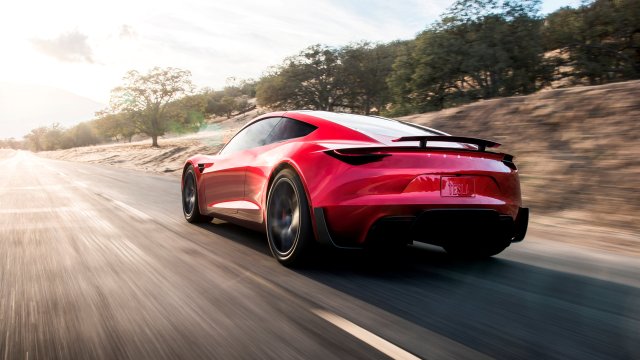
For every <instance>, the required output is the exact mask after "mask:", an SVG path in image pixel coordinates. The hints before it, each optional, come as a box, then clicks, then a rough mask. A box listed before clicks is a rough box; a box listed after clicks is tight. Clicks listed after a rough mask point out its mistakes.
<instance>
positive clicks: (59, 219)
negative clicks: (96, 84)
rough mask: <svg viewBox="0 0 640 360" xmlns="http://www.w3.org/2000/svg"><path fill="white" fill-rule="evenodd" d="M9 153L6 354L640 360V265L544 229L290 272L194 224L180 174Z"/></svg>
mask: <svg viewBox="0 0 640 360" xmlns="http://www.w3.org/2000/svg"><path fill="white" fill-rule="evenodd" d="M0 157H2V158H0V358H1V359H56V358H60V359H88V358H98V359H161V358H169V359H176V358H188V359H211V358H275V359H297V358H312V359H333V358H340V359H349V358H356V359H376V358H389V357H392V358H405V359H409V358H415V357H419V358H427V359H444V358H455V359H482V358H499V359H500V358H502V359H517V358H534V359H553V358H561V359H582V360H584V359H607V358H611V359H614V358H615V359H624V358H627V359H634V358H635V359H638V358H640V265H639V264H638V261H636V260H637V259H633V258H624V257H619V256H605V255H603V254H597V253H594V252H590V251H587V250H580V249H578V248H572V247H568V246H564V247H563V246H561V245H554V246H551V243H550V242H549V241H545V240H544V239H537V238H536V236H535V234H533V235H532V236H530V237H529V238H528V239H527V240H525V242H524V243H522V244H519V245H516V246H513V247H512V248H510V249H508V250H507V251H506V252H504V253H503V254H502V255H500V256H498V257H496V258H494V259H490V260H487V261H481V262H473V263H464V262H455V261H451V260H449V259H448V258H447V256H446V255H445V254H444V253H443V252H442V251H440V250H439V249H437V248H431V247H427V246H422V245H416V246H412V247H410V248H409V249H408V251H407V252H406V253H405V254H403V255H401V256H400V257H399V258H398V259H397V260H396V261H394V262H391V263H385V262H383V261H381V260H380V259H376V258H375V257H363V256H361V255H360V254H354V253H331V252H328V253H325V254H322V255H323V257H324V258H325V260H324V261H318V262H317V263H314V264H312V265H310V266H309V267H307V268H305V269H301V270H291V269H287V268H284V267H282V266H280V265H279V264H278V263H277V262H276V261H275V260H274V259H273V258H271V256H270V255H269V250H268V247H267V244H266V239H265V238H264V235H261V234H259V233H255V232H251V231H248V230H244V229H242V228H240V227H237V226H234V225H231V224H227V223H217V222H214V223H212V224H206V225H201V226H194V225H190V224H188V223H186V222H185V221H184V219H183V218H182V213H181V209H180V191H179V180H178V179H177V178H175V177H170V176H159V175H150V174H147V173H142V172H136V171H128V170H122V169H117V168H114V167H107V166H99V165H91V164H79V163H71V162H63V161H56V160H49V159H44V158H40V157H37V156H35V155H33V154H31V153H28V152H5V153H2V154H1V155H0Z"/></svg>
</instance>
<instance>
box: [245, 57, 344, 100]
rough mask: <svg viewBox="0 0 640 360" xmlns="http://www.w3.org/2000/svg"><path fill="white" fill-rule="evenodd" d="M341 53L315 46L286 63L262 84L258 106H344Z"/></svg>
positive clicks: (259, 83) (258, 90)
mask: <svg viewBox="0 0 640 360" xmlns="http://www.w3.org/2000/svg"><path fill="white" fill-rule="evenodd" d="M340 75H341V67H340V51H339V50H338V49H333V48H330V47H327V46H323V45H313V46H310V47H308V48H307V49H305V50H303V51H302V52H300V53H299V54H298V55H296V56H293V57H290V58H288V59H286V60H285V62H284V64H283V65H281V66H280V67H278V68H274V69H272V71H271V73H270V74H267V75H266V76H264V77H263V78H262V79H260V81H259V82H258V85H257V88H256V97H257V99H258V104H259V105H262V106H267V107H272V108H279V109H296V108H298V109H304V108H309V109H313V110H328V111H332V110H333V109H334V108H335V107H339V106H341V105H342V104H343V98H344V94H345V86H346V84H345V82H344V79H343V78H342V77H341V76H340Z"/></svg>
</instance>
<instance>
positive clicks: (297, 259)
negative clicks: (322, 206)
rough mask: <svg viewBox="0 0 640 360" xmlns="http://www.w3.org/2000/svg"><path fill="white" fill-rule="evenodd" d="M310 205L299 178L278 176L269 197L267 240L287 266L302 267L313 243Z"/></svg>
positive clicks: (292, 174)
mask: <svg viewBox="0 0 640 360" xmlns="http://www.w3.org/2000/svg"><path fill="white" fill-rule="evenodd" d="M313 236H314V235H313V228H312V225H311V215H310V214H309V202H308V201H307V196H306V194H305V192H304V187H303V186H302V181H300V178H299V177H298V175H297V174H296V173H295V172H294V171H292V170H290V169H285V170H282V171H281V172H279V173H278V175H276V178H275V179H274V180H273V183H272V185H271V188H270V189H269V195H268V197H267V238H268V240H269V248H270V249H271V253H272V254H273V256H274V257H275V258H276V259H278V261H279V262H280V263H282V264H283V265H286V266H294V265H299V264H300V263H301V262H302V260H303V259H304V258H305V257H307V255H308V253H309V250H310V249H309V248H310V247H311V246H312V244H313V241H314V239H313Z"/></svg>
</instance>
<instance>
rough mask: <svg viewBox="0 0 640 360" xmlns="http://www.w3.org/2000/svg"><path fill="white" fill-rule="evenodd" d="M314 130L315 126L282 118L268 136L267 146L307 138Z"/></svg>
mask: <svg viewBox="0 0 640 360" xmlns="http://www.w3.org/2000/svg"><path fill="white" fill-rule="evenodd" d="M315 129H316V127H315V126H313V125H311V124H307V123H306V122H302V121H298V120H293V119H289V118H282V120H281V121H280V122H279V123H278V125H276V127H275V128H274V129H273V131H272V132H271V134H269V138H268V139H267V144H271V143H274V142H278V141H283V140H289V139H295V138H299V137H303V136H307V135H309V134H310V133H312V132H313V130H315Z"/></svg>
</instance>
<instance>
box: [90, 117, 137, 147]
mask: <svg viewBox="0 0 640 360" xmlns="http://www.w3.org/2000/svg"><path fill="white" fill-rule="evenodd" d="M96 115H97V116H98V118H97V119H96V120H94V121H95V129H96V132H97V134H98V135H99V136H101V137H102V138H105V139H107V140H111V139H113V140H115V141H119V139H126V140H128V141H129V142H131V138H132V137H133V136H134V135H136V134H137V133H138V130H137V129H136V126H135V121H134V120H133V118H132V115H133V114H132V113H126V112H120V113H114V114H111V113H109V112H100V113H98V114H96Z"/></svg>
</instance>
